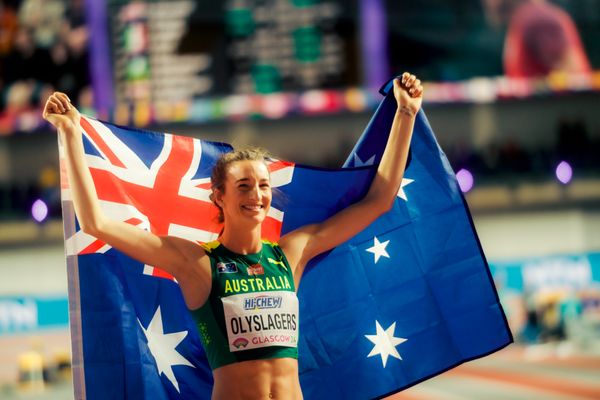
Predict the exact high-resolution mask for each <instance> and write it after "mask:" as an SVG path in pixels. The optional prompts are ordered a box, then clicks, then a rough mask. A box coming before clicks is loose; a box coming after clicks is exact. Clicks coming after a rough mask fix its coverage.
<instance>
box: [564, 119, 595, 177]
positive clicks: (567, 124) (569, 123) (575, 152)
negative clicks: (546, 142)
mask: <svg viewBox="0 0 600 400" xmlns="http://www.w3.org/2000/svg"><path fill="white" fill-rule="evenodd" d="M589 149H590V139H589V137H588V134H587V131H586V129H585V126H584V124H583V122H581V121H580V120H577V119H567V118H562V119H561V120H560V122H559V125H558V138H557V141H556V154H557V156H558V157H559V159H561V160H567V161H568V162H569V163H570V164H571V165H573V166H582V167H587V166H589V164H590V161H591V160H590V159H588V158H589V156H590V154H589ZM591 156H593V155H591Z"/></svg>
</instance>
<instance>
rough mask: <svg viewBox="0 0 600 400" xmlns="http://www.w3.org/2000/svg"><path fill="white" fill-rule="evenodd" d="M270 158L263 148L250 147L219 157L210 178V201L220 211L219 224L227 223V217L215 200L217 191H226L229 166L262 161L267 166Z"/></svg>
mask: <svg viewBox="0 0 600 400" xmlns="http://www.w3.org/2000/svg"><path fill="white" fill-rule="evenodd" d="M269 158H270V156H269V153H268V152H267V151H266V150H265V149H263V148H261V147H248V148H245V149H239V150H234V151H231V152H229V153H223V154H222V155H221V157H219V159H218V160H217V162H216V164H215V166H214V167H213V169H212V174H211V176H210V184H211V188H212V193H211V194H210V200H211V201H212V202H213V204H214V205H215V206H217V208H218V209H219V215H218V216H217V218H218V221H219V223H223V222H224V221H225V216H224V215H223V209H222V208H221V206H219V205H218V204H217V202H216V200H215V190H220V191H221V192H224V191H225V181H226V180H227V170H228V168H229V165H231V164H232V163H234V162H236V161H260V162H262V163H264V164H265V165H267V160H268V159H269Z"/></svg>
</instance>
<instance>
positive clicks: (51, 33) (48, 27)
mask: <svg viewBox="0 0 600 400" xmlns="http://www.w3.org/2000/svg"><path fill="white" fill-rule="evenodd" d="M64 15H65V2H64V1H63V0H23V2H22V3H21V8H20V9H19V23H20V24H21V26H23V27H24V28H26V29H29V30H31V32H32V33H33V39H34V42H35V45H36V46H38V47H40V48H44V49H48V48H50V47H51V46H52V44H54V42H56V39H57V35H58V33H59V31H60V28H61V25H62V24H63V23H64Z"/></svg>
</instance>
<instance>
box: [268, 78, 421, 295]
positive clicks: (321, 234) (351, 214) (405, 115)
mask: <svg viewBox="0 0 600 400" xmlns="http://www.w3.org/2000/svg"><path fill="white" fill-rule="evenodd" d="M394 96H395V98H396V102H397V106H398V107H397V110H396V114H395V116H394V120H393V122H392V127H391V130H390V135H389V137H388V141H387V144H386V147H385V151H384V152H383V156H382V158H381V162H380V164H379V168H378V169H377V174H376V176H375V178H374V179H373V182H372V183H371V187H370V188H369V191H368V192H367V195H366V196H365V197H364V198H363V199H362V200H360V201H359V202H357V203H354V204H352V205H351V206H349V207H347V208H345V209H344V210H342V211H340V212H338V213H337V214H335V215H333V216H332V217H330V218H328V219H327V220H325V221H324V222H322V223H319V224H311V225H306V226H304V227H301V228H298V229H297V230H295V231H293V232H290V233H288V234H287V235H285V236H283V237H282V238H281V239H280V246H281V248H282V249H283V251H284V252H285V254H286V256H287V258H288V260H289V262H290V264H291V266H292V268H293V269H294V278H295V280H296V283H298V282H299V279H300V276H301V275H302V272H303V271H304V266H305V265H306V263H307V262H308V261H309V260H310V259H311V258H313V257H315V256H317V255H318V254H321V253H323V252H325V251H327V250H330V249H332V248H334V247H335V246H337V245H339V244H341V243H343V242H345V241H346V240H348V239H350V238H351V237H353V236H354V235H356V234H357V233H359V232H360V231H362V230H363V229H365V228H366V227H367V226H369V224H371V223H372V222H373V221H375V220H376V219H377V218H378V217H379V216H381V215H382V214H383V213H385V212H387V211H389V210H390V209H391V207H392V205H393V204H394V200H395V199H396V195H397V193H398V189H399V188H400V183H401V181H402V177H403V175H404V169H405V167H406V161H407V158H408V151H409V147H410V140H411V137H412V131H413V127H414V123H415V117H416V114H417V112H418V111H419V109H420V108H421V101H422V98H423V88H422V86H421V81H420V80H418V79H417V78H416V77H415V76H414V75H411V74H409V73H404V74H403V75H402V78H401V79H399V78H397V79H395V80H394Z"/></svg>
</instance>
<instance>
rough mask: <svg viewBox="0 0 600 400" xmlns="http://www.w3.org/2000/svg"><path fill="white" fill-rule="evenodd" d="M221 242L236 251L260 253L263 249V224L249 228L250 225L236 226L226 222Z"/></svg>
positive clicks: (240, 252) (220, 238) (239, 252)
mask: <svg viewBox="0 0 600 400" xmlns="http://www.w3.org/2000/svg"><path fill="white" fill-rule="evenodd" d="M219 242H221V243H222V244H223V246H225V247H227V248H228V249H229V250H231V251H233V252H234V253H238V254H252V253H258V252H260V250H261V249H262V241H261V225H260V224H258V225H256V226H255V227H252V228H250V229H248V227H243V228H241V227H236V226H232V224H228V223H227V222H225V226H224V228H223V234H222V235H221V236H220V237H219Z"/></svg>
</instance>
